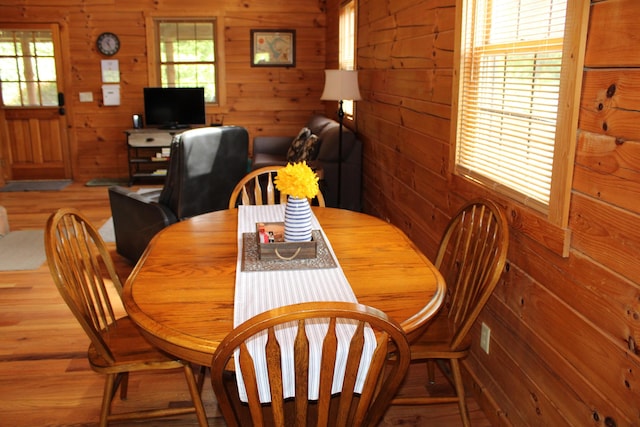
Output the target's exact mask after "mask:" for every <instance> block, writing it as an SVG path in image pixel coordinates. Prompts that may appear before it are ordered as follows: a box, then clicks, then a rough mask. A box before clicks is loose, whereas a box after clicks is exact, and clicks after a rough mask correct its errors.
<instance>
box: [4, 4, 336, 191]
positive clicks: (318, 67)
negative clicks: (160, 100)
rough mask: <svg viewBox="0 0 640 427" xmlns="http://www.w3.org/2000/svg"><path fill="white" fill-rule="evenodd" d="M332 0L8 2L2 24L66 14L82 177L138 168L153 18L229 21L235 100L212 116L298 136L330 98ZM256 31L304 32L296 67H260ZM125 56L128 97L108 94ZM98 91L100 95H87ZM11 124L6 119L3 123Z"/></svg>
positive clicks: (228, 86)
mask: <svg viewBox="0 0 640 427" xmlns="http://www.w3.org/2000/svg"><path fill="white" fill-rule="evenodd" d="M324 7H325V5H324V0H303V1H294V2H291V1H286V0H246V1H235V0H220V1H215V2H211V1H208V0H92V1H87V0H8V1H3V2H2V3H1V4H0V22H16V21H17V22H57V23H59V24H60V25H61V27H62V31H63V40H64V41H66V43H65V42H64V41H63V44H64V46H63V50H64V55H65V56H66V57H68V61H67V69H66V74H67V75H66V76H65V77H66V79H67V81H68V85H67V86H68V89H67V93H66V94H65V95H66V100H67V112H68V115H67V117H68V127H69V129H68V130H69V135H70V139H71V157H72V163H73V165H72V166H73V177H74V179H75V180H76V181H83V180H88V179H91V178H97V177H106V178H116V177H126V176H128V165H127V151H126V149H125V134H124V133H123V131H124V130H126V129H128V128H131V127H132V118H131V116H132V114H136V113H142V111H143V99H142V88H143V87H145V86H150V85H151V84H150V83H149V81H148V72H149V70H148V66H147V54H148V52H147V38H146V34H147V28H146V26H145V25H146V24H145V22H146V17H148V16H161V17H174V16H176V17H203V16H204V17H213V16H217V17H219V18H220V21H219V23H218V24H219V25H223V26H224V40H220V42H221V43H223V45H221V46H220V47H223V48H224V53H225V55H224V58H223V59H224V63H225V67H224V70H223V72H224V76H225V79H226V80H225V82H226V83H225V85H224V88H223V89H224V90H225V91H226V103H225V104H224V105H222V106H221V107H219V108H210V107H209V108H207V119H208V121H209V122H218V121H220V120H221V119H223V120H224V123H225V124H236V125H240V126H244V127H246V128H247V129H248V130H249V133H250V137H251V138H253V137H255V136H256V135H260V134H264V135H295V134H296V133H297V131H299V130H300V127H301V126H302V125H303V124H304V123H306V121H307V119H308V118H309V116H310V115H311V114H312V113H314V112H322V111H323V105H322V103H321V102H320V94H321V92H322V87H323V82H324V57H325V29H324V28H325V18H326V15H325V11H324ZM251 29H294V30H296V35H297V39H296V45H297V49H296V54H297V56H296V66H295V67H291V68H283V67H255V68H254V67H251V66H250V37H249V35H250V30H251ZM105 31H109V32H113V33H116V34H117V35H118V36H119V38H120V42H121V49H120V51H119V52H118V53H117V54H116V55H115V56H113V57H109V58H107V57H104V56H102V55H101V54H100V53H99V52H98V51H97V49H96V47H95V45H96V38H97V37H98V35H99V34H100V33H102V32H105ZM102 59H117V60H118V61H119V66H120V91H121V104H120V105H119V106H105V105H103V100H102V92H101V87H102V81H101V74H100V61H101V60H102ZM80 92H91V93H92V94H93V102H80V100H79V94H80ZM0 124H1V122H0Z"/></svg>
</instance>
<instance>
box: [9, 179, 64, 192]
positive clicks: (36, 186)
mask: <svg viewBox="0 0 640 427" xmlns="http://www.w3.org/2000/svg"><path fill="white" fill-rule="evenodd" d="M69 184H71V180H70V179H62V180H33V181H27V180H25V181H7V184H6V185H5V186H4V187H0V191H1V192H9V191H59V190H62V189H63V188H65V187H66V186H67V185H69Z"/></svg>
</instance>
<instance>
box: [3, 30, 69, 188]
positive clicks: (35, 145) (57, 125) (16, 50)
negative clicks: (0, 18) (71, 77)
mask: <svg viewBox="0 0 640 427" xmlns="http://www.w3.org/2000/svg"><path fill="white" fill-rule="evenodd" d="M61 52H62V50H61V43H60V31H59V28H58V25H57V24H16V23H12V24H3V23H2V22H0V60H2V61H3V62H2V64H0V71H1V72H0V75H1V76H2V81H0V95H1V97H0V99H1V100H2V102H1V106H0V108H2V120H0V126H2V127H3V129H2V134H3V135H4V138H2V141H0V144H1V145H2V146H1V147H0V149H1V150H0V153H1V155H2V157H3V160H4V161H3V162H2V163H3V164H4V167H3V170H2V173H3V176H4V178H5V179H11V180H23V179H60V178H72V170H71V162H70V158H69V142H68V138H67V131H66V130H67V121H66V116H65V107H64V95H63V94H64V81H63V76H64V74H63V70H62V60H61ZM14 64H15V65H14ZM12 67H13V69H12Z"/></svg>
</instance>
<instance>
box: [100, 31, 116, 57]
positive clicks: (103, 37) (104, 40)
mask: <svg viewBox="0 0 640 427" xmlns="http://www.w3.org/2000/svg"><path fill="white" fill-rule="evenodd" d="M96 46H97V47H98V50H99V51H100V53H102V54H103V55H107V56H111V55H115V54H116V53H118V51H119V50H120V40H119V39H118V36H116V35H115V34H113V33H102V34H100V35H99V36H98V40H97V41H96Z"/></svg>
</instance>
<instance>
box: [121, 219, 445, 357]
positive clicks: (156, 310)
mask: <svg viewBox="0 0 640 427" xmlns="http://www.w3.org/2000/svg"><path fill="white" fill-rule="evenodd" d="M313 210H314V214H315V216H316V218H317V219H318V221H319V222H320V224H321V226H322V229H323V230H324V232H325V234H326V236H327V238H328V239H329V242H330V244H331V246H332V247H333V250H334V252H335V254H336V257H337V260H338V262H339V263H340V266H341V267H342V269H343V271H344V273H345V275H346V277H347V279H348V280H349V283H350V284H351V287H352V289H353V291H354V293H355V295H356V297H357V299H358V302H360V303H362V304H366V305H369V306H372V307H376V308H378V309H380V310H382V311H384V312H386V313H387V315H389V316H390V317H391V318H393V319H395V320H396V321H398V322H399V323H401V324H402V326H403V328H404V329H405V331H406V332H407V333H408V334H409V335H410V336H413V335H415V334H417V333H419V332H420V330H421V328H422V327H423V326H425V324H426V322H427V320H428V319H429V318H430V317H431V315H432V314H433V313H434V312H435V311H437V309H438V308H439V306H440V304H441V303H442V300H443V298H444V290H445V285H444V280H443V279H442V276H441V275H440V273H438V271H437V270H436V269H435V267H434V266H433V264H432V263H431V261H429V259H427V258H426V257H425V256H424V255H423V254H422V253H421V252H420V250H419V249H418V248H417V247H416V246H415V245H414V244H413V243H412V242H411V241H410V240H409V239H408V238H407V237H406V235H405V234H404V233H403V232H402V231H400V230H399V229H398V228H396V227H395V226H393V225H391V224H389V223H387V222H384V221H382V220H381V219H379V218H375V217H373V216H370V215H366V214H362V213H358V212H353V211H348V210H342V209H333V208H313ZM237 216H238V214H237V210H236V209H232V210H225V211H218V212H212V213H208V214H204V215H200V216H197V217H194V218H191V219H188V220H185V221H181V222H178V223H176V224H173V225H171V226H169V227H167V228H165V229H164V230H162V231H160V232H159V233H158V234H157V235H156V236H155V237H154V238H153V240H152V241H151V243H150V244H149V246H148V247H147V250H146V251H145V253H144V254H143V255H142V258H140V261H138V264H137V265H136V267H135V268H134V270H133V272H132V273H131V275H130V276H129V278H128V280H127V283H126V285H125V289H124V298H123V299H124V304H125V308H126V310H127V312H128V313H129V315H130V316H131V318H132V319H133V320H134V321H135V322H136V323H137V324H138V325H139V326H140V327H141V329H142V330H143V332H144V333H145V335H146V336H147V338H148V339H149V340H150V341H151V342H153V343H154V344H155V345H156V346H158V347H159V348H161V349H163V350H165V351H167V352H168V353H171V354H173V355H175V356H178V357H181V358H183V359H185V360H189V361H191V362H194V363H197V364H200V365H205V366H208V365H209V364H210V363H211V356H212V355H213V352H214V351H215V349H216V347H217V345H218V343H219V342H220V341H221V340H222V339H223V338H224V337H225V336H226V335H227V334H228V333H229V332H230V331H231V330H232V329H233V301H234V288H235V275H236V263H237V253H238V247H237Z"/></svg>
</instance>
